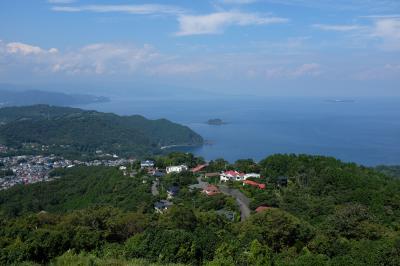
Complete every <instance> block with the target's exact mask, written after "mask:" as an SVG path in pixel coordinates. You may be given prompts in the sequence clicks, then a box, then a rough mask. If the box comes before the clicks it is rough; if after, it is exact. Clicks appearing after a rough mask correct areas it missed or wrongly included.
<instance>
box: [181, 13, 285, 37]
mask: <svg viewBox="0 0 400 266" xmlns="http://www.w3.org/2000/svg"><path fill="white" fill-rule="evenodd" d="M178 20H179V27H180V30H179V32H177V33H176V35H179V36H185V35H199V34H217V33H221V32H222V31H223V30H224V28H226V27H228V26H233V25H237V26H248V25H267V24H274V23H286V22H288V19H286V18H280V17H269V16H260V15H258V14H254V13H243V12H238V11H231V12H217V13H212V14H207V15H199V16H196V15H182V16H180V17H179V19H178Z"/></svg>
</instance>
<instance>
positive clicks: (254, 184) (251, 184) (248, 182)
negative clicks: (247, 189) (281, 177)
mask: <svg viewBox="0 0 400 266" xmlns="http://www.w3.org/2000/svg"><path fill="white" fill-rule="evenodd" d="M243 184H247V185H250V186H253V187H258V188H259V189H265V184H260V183H257V182H255V181H252V180H244V181H243Z"/></svg>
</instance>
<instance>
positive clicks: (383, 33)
mask: <svg viewBox="0 0 400 266" xmlns="http://www.w3.org/2000/svg"><path fill="white" fill-rule="evenodd" d="M371 36H372V37H373V38H379V39H381V40H382V42H383V48H385V49H387V50H400V18H382V19H377V20H375V21H374V26H373V28H372V30H371Z"/></svg>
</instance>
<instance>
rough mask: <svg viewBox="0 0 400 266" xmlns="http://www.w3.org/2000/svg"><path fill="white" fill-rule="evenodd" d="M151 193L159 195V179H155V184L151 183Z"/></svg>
mask: <svg viewBox="0 0 400 266" xmlns="http://www.w3.org/2000/svg"><path fill="white" fill-rule="evenodd" d="M151 194H153V196H158V194H160V193H159V192H158V181H157V180H154V181H153V185H151Z"/></svg>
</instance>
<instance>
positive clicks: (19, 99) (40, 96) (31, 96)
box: [0, 89, 110, 107]
mask: <svg viewBox="0 0 400 266" xmlns="http://www.w3.org/2000/svg"><path fill="white" fill-rule="evenodd" d="M108 101H110V100H109V99H108V98H107V97H103V96H94V95H88V94H66V93H61V92H49V91H41V90H27V91H19V90H7V89H0V107H2V106H23V105H34V104H50V105H59V106H71V105H80V104H89V103H101V102H108Z"/></svg>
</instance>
